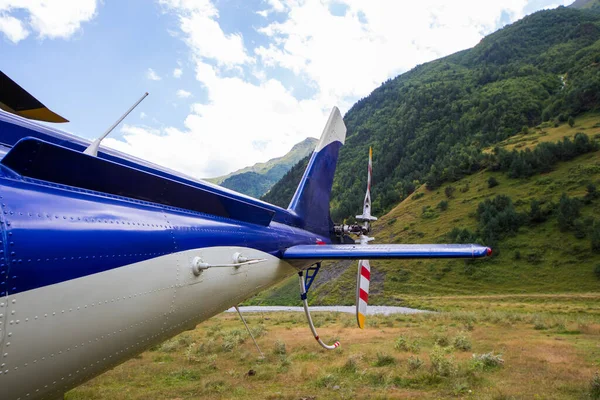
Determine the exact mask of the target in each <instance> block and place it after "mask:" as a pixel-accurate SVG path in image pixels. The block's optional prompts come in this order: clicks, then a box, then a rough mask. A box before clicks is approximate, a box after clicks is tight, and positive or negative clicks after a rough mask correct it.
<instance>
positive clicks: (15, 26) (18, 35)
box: [0, 14, 29, 43]
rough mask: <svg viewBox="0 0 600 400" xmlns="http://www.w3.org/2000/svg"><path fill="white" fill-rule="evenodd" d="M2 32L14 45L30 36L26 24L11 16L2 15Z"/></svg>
mask: <svg viewBox="0 0 600 400" xmlns="http://www.w3.org/2000/svg"><path fill="white" fill-rule="evenodd" d="M0 32H2V33H4V34H5V35H6V37H7V38H8V40H10V41H11V42H13V43H19V42H20V41H21V40H23V39H25V38H26V37H27V36H29V31H28V30H27V29H26V28H25V26H24V24H23V23H22V22H21V21H19V20H18V19H16V18H15V17H11V16H10V15H2V14H0Z"/></svg>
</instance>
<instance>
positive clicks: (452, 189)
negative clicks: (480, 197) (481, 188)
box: [444, 185, 456, 199]
mask: <svg viewBox="0 0 600 400" xmlns="http://www.w3.org/2000/svg"><path fill="white" fill-rule="evenodd" d="M455 191H456V188H455V187H454V186H451V185H448V186H446V189H444V194H445V195H446V197H447V198H449V199H451V198H453V197H454V192H455Z"/></svg>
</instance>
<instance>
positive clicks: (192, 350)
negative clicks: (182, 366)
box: [185, 343, 202, 362]
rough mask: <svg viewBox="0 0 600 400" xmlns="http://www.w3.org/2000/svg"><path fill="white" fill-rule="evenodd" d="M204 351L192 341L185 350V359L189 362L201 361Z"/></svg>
mask: <svg viewBox="0 0 600 400" xmlns="http://www.w3.org/2000/svg"><path fill="white" fill-rule="evenodd" d="M201 355H202V352H201V351H200V347H199V346H198V345H197V344H196V343H192V344H190V345H189V346H188V348H187V349H186V350H185V359H186V361H188V362H200V360H201Z"/></svg>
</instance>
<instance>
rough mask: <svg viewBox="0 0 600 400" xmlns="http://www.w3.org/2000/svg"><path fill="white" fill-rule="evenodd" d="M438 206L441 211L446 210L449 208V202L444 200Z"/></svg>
mask: <svg viewBox="0 0 600 400" xmlns="http://www.w3.org/2000/svg"><path fill="white" fill-rule="evenodd" d="M437 208H438V209H439V210H440V211H446V210H447V209H448V202H447V201H446V200H442V201H440V202H439V203H438V205H437Z"/></svg>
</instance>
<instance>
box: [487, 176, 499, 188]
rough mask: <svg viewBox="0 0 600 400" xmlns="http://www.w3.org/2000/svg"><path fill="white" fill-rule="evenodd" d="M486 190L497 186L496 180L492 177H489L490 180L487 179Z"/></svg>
mask: <svg viewBox="0 0 600 400" xmlns="http://www.w3.org/2000/svg"><path fill="white" fill-rule="evenodd" d="M487 182H488V188H490V189H491V188H493V187H496V186H498V185H499V183H498V180H497V179H496V178H494V177H493V176H490V178H489V179H488V181H487Z"/></svg>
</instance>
